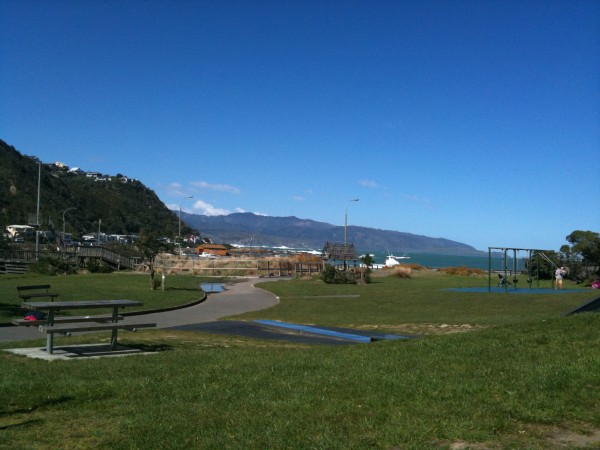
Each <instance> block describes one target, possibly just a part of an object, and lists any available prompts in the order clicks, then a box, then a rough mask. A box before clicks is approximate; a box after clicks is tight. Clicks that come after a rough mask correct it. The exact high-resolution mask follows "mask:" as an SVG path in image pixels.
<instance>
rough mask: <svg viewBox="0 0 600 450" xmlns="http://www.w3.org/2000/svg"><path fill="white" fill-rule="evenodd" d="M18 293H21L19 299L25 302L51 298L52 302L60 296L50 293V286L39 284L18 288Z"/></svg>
mask: <svg viewBox="0 0 600 450" xmlns="http://www.w3.org/2000/svg"><path fill="white" fill-rule="evenodd" d="M17 291H18V292H19V297H20V298H22V299H23V300H31V299H32V298H49V299H50V300H52V301H54V298H55V297H58V294H56V293H53V292H50V285H49V284H38V285H35V286H17ZM32 291H35V292H32ZM39 291H45V292H39Z"/></svg>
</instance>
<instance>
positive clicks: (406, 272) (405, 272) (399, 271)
mask: <svg viewBox="0 0 600 450" xmlns="http://www.w3.org/2000/svg"><path fill="white" fill-rule="evenodd" d="M395 275H396V276H397V277H398V278H407V279H408V278H412V269H411V268H410V267H397V268H396V272H395Z"/></svg>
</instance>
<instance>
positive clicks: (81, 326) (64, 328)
mask: <svg viewBox="0 0 600 450" xmlns="http://www.w3.org/2000/svg"><path fill="white" fill-rule="evenodd" d="M153 327H156V324H155V323H114V322H109V323H95V324H85V323H75V324H73V325H64V324H58V325H40V331H41V332H42V333H60V334H64V335H67V336H70V335H71V333H77V332H84V331H107V330H127V331H137V329H138V328H153Z"/></svg>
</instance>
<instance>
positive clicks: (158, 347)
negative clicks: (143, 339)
mask: <svg viewBox="0 0 600 450" xmlns="http://www.w3.org/2000/svg"><path fill="white" fill-rule="evenodd" d="M127 346H128V347H130V348H135V349H137V350H140V351H142V352H169V351H172V350H173V346H171V345H167V344H135V345H131V344H127Z"/></svg>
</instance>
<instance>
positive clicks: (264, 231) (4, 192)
mask: <svg viewBox="0 0 600 450" xmlns="http://www.w3.org/2000/svg"><path fill="white" fill-rule="evenodd" d="M38 182H39V185H40V187H41V198H40V210H39V224H40V226H41V229H42V230H47V229H54V230H61V229H62V228H63V227H64V228H65V230H66V231H67V232H70V233H71V232H72V233H73V234H74V236H75V237H76V238H78V237H79V236H80V235H81V234H84V233H86V232H91V231H97V230H99V229H100V227H101V229H102V232H106V233H109V234H130V233H133V234H136V233H139V232H141V231H142V230H145V231H152V232H156V233H159V234H161V235H163V236H175V235H176V234H177V233H178V214H177V212H175V211H171V210H169V209H168V208H167V207H166V206H165V205H164V203H163V202H162V201H161V200H160V199H159V198H158V196H157V195H156V193H154V192H153V191H152V190H150V189H148V188H147V187H146V186H144V185H143V184H142V182H140V181H138V180H131V179H129V178H128V177H126V176H124V175H120V174H116V175H114V176H108V175H103V174H98V173H95V172H82V171H81V170H78V169H70V168H69V167H67V166H65V165H64V164H62V163H50V164H49V163H42V162H41V161H39V160H38V159H37V158H36V157H33V156H26V155H22V154H21V153H20V152H19V151H17V150H16V149H15V148H14V147H12V146H11V145H9V144H7V143H6V142H4V141H2V140H0V212H1V213H2V214H0V229H3V228H4V227H6V226H8V225H10V224H22V225H25V224H34V223H35V220H36V207H37V205H36V200H37V197H38V195H37V192H38ZM67 212H68V214H67ZM181 217H182V222H184V223H182V228H181V232H182V234H183V235H185V234H190V233H194V229H195V230H197V231H198V232H199V233H200V235H201V236H202V237H208V238H209V239H211V240H212V241H213V242H215V243H229V244H243V245H254V246H270V247H276V246H287V247H297V248H306V249H314V250H320V249H322V248H323V246H324V244H325V242H326V241H329V242H334V243H339V242H344V227H343V226H337V225H331V224H328V223H324V222H317V221H314V220H307V219H299V218H297V217H269V216H259V215H256V214H252V213H234V214H229V215H227V216H202V215H194V214H186V213H184V212H182V214H181ZM348 242H350V243H354V246H355V247H356V249H357V250H359V251H383V252H387V251H390V252H411V253H416V252H422V253H437V254H446V255H479V254H482V252H479V251H477V250H476V249H475V248H473V247H471V246H469V245H466V244H462V243H460V242H455V241H451V240H448V239H441V238H431V237H427V236H419V235H415V234H410V233H402V232H399V231H387V230H379V229H374V228H365V227H358V226H354V225H352V226H349V227H348Z"/></svg>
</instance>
